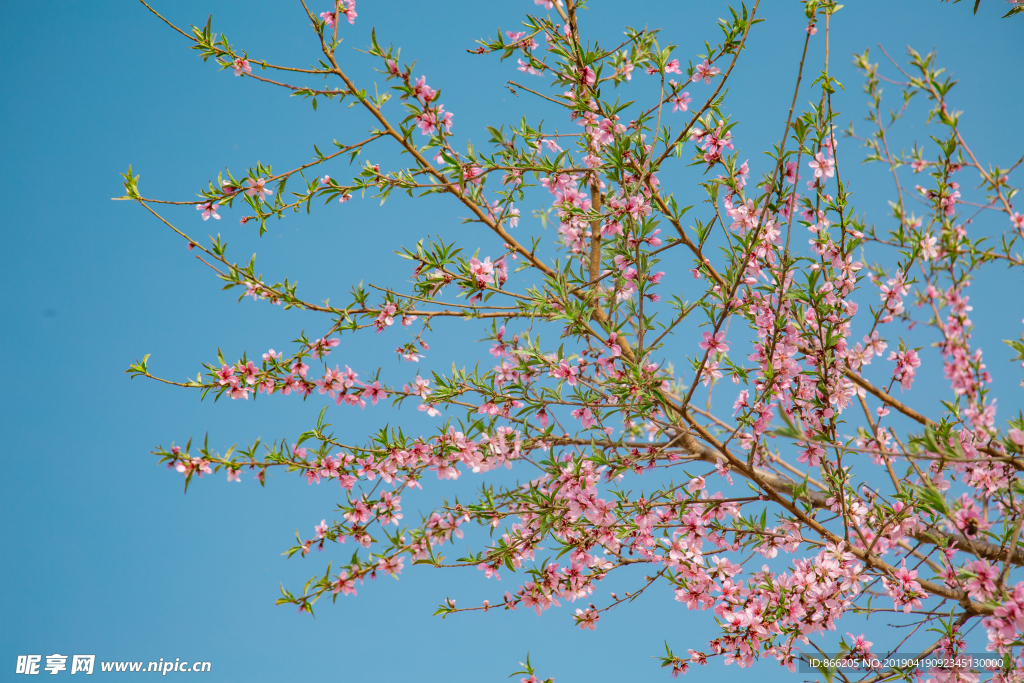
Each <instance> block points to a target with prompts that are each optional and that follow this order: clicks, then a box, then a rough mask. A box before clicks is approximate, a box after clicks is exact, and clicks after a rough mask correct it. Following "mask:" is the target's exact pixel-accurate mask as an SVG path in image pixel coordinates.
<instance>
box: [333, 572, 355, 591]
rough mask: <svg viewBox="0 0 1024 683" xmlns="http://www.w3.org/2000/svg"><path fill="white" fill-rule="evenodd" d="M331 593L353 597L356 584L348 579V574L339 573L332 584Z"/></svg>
mask: <svg viewBox="0 0 1024 683" xmlns="http://www.w3.org/2000/svg"><path fill="white" fill-rule="evenodd" d="M332 592H334V593H339V592H340V593H341V594H342V595H355V594H356V582H355V581H354V580H352V579H350V578H348V572H341V573H340V574H338V580H337V581H335V582H334V590H333V591H332Z"/></svg>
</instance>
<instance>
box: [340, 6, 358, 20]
mask: <svg viewBox="0 0 1024 683" xmlns="http://www.w3.org/2000/svg"><path fill="white" fill-rule="evenodd" d="M338 10H339V11H340V12H341V13H342V14H344V15H345V18H346V19H348V23H349V24H354V23H356V17H358V16H359V15H358V14H356V0H343V1H342V2H339V3H338Z"/></svg>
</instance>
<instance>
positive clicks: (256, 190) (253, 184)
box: [245, 178, 274, 198]
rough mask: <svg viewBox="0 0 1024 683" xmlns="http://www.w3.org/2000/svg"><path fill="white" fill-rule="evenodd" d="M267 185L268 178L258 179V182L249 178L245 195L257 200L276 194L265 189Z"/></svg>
mask: <svg viewBox="0 0 1024 683" xmlns="http://www.w3.org/2000/svg"><path fill="white" fill-rule="evenodd" d="M266 183H267V179H266V178H257V179H256V180H253V179H252V178H247V179H246V181H245V184H246V188H245V193H246V194H247V195H249V196H250V197H257V198H262V197H263V195H271V194H274V193H273V192H272V191H271V190H270V188H269V187H265V185H266Z"/></svg>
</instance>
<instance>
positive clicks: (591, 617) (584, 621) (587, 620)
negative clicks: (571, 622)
mask: <svg viewBox="0 0 1024 683" xmlns="http://www.w3.org/2000/svg"><path fill="white" fill-rule="evenodd" d="M574 618H575V619H576V623H577V624H579V627H580V628H581V629H590V630H591V631H594V630H596V629H597V622H599V621H600V620H601V615H600V614H598V613H597V610H596V609H594V608H593V607H588V608H587V611H585V612H584V611H583V610H581V609H577V610H576V616H575V617H574Z"/></svg>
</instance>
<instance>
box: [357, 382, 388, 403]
mask: <svg viewBox="0 0 1024 683" xmlns="http://www.w3.org/2000/svg"><path fill="white" fill-rule="evenodd" d="M362 396H363V398H368V399H370V403H371V405H377V401H378V400H380V399H385V398H387V397H388V394H387V392H386V391H384V390H383V389H382V388H381V386H380V382H374V383H373V385H367V387H366V388H365V389H363V393H362Z"/></svg>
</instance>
